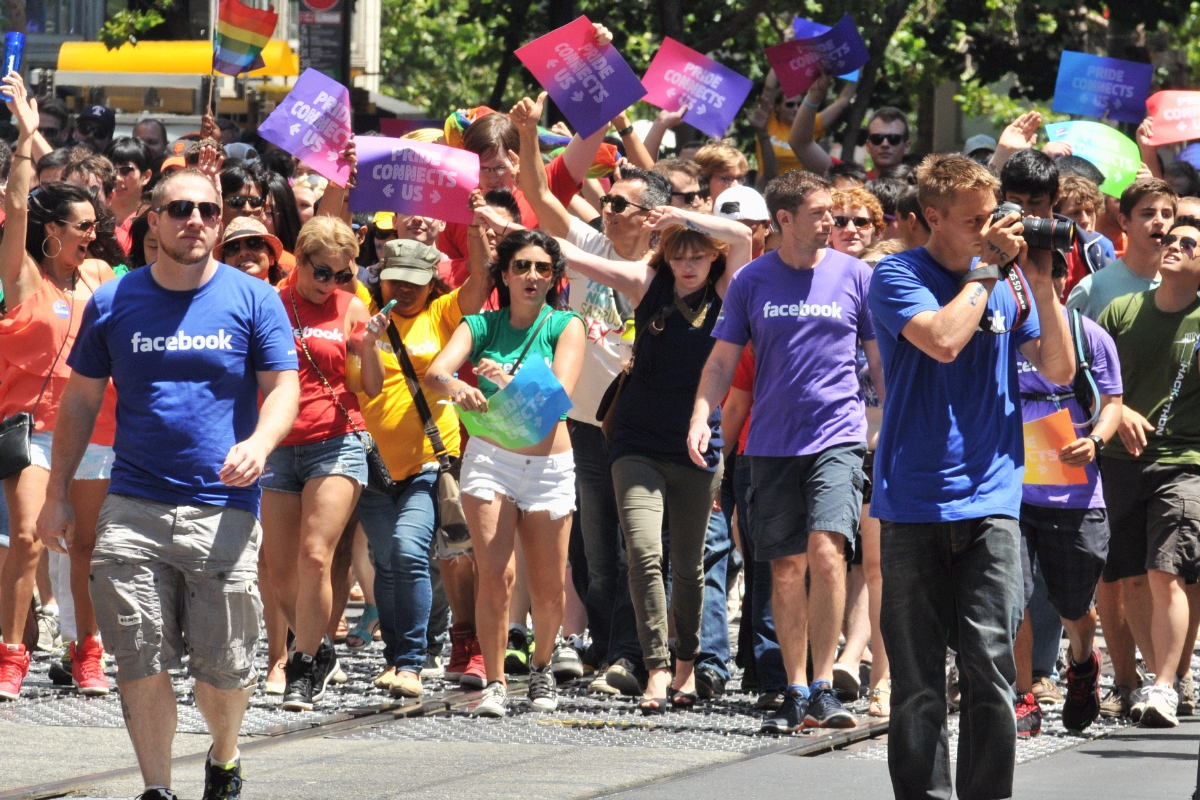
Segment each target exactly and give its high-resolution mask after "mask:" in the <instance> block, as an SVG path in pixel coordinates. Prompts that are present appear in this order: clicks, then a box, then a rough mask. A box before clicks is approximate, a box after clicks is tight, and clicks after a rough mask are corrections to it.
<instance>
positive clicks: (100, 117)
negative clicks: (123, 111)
mask: <svg viewBox="0 0 1200 800" xmlns="http://www.w3.org/2000/svg"><path fill="white" fill-rule="evenodd" d="M85 119H93V120H96V121H97V122H99V123H100V124H101V125H103V126H104V129H105V130H108V131H111V130H112V129H113V128H115V127H116V126H117V113H116V112H115V111H113V110H112V109H111V108H105V107H104V106H99V105H96V106H88V107H86V108H85V109H83V111H80V112H79V116H78V117H76V118H75V121H76V122H77V123H79V122H83V121H84V120H85Z"/></svg>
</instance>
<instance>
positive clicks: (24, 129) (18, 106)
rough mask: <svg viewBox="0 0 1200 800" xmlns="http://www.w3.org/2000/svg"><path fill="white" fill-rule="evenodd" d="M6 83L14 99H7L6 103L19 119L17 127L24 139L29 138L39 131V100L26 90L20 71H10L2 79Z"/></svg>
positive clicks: (5, 85)
mask: <svg viewBox="0 0 1200 800" xmlns="http://www.w3.org/2000/svg"><path fill="white" fill-rule="evenodd" d="M0 82H2V83H3V84H4V88H5V89H6V90H7V92H8V95H9V96H10V97H11V98H12V100H5V101H4V105H6V106H8V110H9V111H10V112H12V115H13V117H14V118H15V119H16V121H17V128H18V130H19V131H20V135H21V138H22V139H28V138H29V137H30V136H33V134H35V133H37V129H38V122H39V121H40V120H39V118H38V111H37V101H36V100H34V99H33V98H32V97H30V96H29V95H28V94H27V93H26V91H25V81H24V80H22V79H21V75H20V73H18V72H9V73H8V74H7V75H5V76H4V78H3V79H2V80H0Z"/></svg>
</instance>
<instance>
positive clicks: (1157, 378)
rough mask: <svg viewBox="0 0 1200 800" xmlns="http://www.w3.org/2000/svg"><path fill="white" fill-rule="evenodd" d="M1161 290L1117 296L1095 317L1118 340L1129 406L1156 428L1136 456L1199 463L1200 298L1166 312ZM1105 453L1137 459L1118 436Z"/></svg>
mask: <svg viewBox="0 0 1200 800" xmlns="http://www.w3.org/2000/svg"><path fill="white" fill-rule="evenodd" d="M1157 291H1158V290H1157V289H1152V290H1150V291H1148V292H1139V293H1137V294H1131V295H1125V296H1122V297H1118V298H1116V299H1115V300H1113V301H1112V302H1111V303H1110V304H1109V306H1108V308H1106V309H1105V310H1104V313H1102V314H1101V315H1100V319H1099V320H1097V321H1098V322H1099V323H1100V326H1101V327H1102V328H1104V329H1105V330H1106V331H1108V332H1109V333H1110V334H1112V337H1113V339H1114V340H1115V341H1116V343H1117V355H1118V356H1120V359H1121V382H1122V383H1123V384H1124V386H1125V395H1124V402H1125V405H1127V406H1129V407H1130V408H1132V409H1133V410H1134V411H1136V412H1138V413H1139V414H1141V415H1142V416H1144V417H1145V418H1146V419H1147V421H1149V423H1150V424H1151V425H1153V426H1154V430H1153V431H1150V432H1147V434H1146V449H1145V451H1144V452H1143V453H1142V455H1141V456H1139V457H1138V460H1139V461H1155V462H1159V463H1163V464H1196V465H1200V370H1198V369H1197V364H1196V343H1197V341H1198V340H1200V300H1197V301H1196V302H1194V303H1192V304H1191V305H1189V306H1188V307H1187V308H1185V309H1184V310H1183V311H1179V312H1176V313H1174V314H1167V313H1164V312H1162V311H1160V310H1159V309H1158V307H1157V306H1156V305H1154V295H1155V293H1156V292H1157ZM1104 455H1105V457H1106V458H1107V457H1110V456H1111V457H1114V458H1123V459H1132V458H1133V456H1132V455H1130V454H1129V451H1128V450H1126V449H1125V445H1123V444H1122V443H1121V438H1120V437H1119V436H1114V437H1113V438H1112V439H1111V440H1110V441H1109V443H1108V445H1107V446H1106V447H1105V448H1104Z"/></svg>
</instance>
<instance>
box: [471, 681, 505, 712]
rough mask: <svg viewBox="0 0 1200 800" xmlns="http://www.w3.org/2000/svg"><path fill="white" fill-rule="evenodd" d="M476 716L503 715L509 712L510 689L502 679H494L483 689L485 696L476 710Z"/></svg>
mask: <svg viewBox="0 0 1200 800" xmlns="http://www.w3.org/2000/svg"><path fill="white" fill-rule="evenodd" d="M471 713H472V714H473V715H474V716H476V717H503V716H505V715H507V714H508V690H507V689H505V688H504V684H503V683H501V682H500V681H492V682H491V683H489V684H488V685H487V686H485V687H484V689H483V698H482V699H481V700H480V701H479V705H477V706H475V710H474V711H472V712H471Z"/></svg>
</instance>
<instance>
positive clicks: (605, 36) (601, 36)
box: [592, 22, 612, 48]
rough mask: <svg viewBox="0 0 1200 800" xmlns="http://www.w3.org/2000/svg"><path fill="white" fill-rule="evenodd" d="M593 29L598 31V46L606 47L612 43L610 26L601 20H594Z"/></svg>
mask: <svg viewBox="0 0 1200 800" xmlns="http://www.w3.org/2000/svg"><path fill="white" fill-rule="evenodd" d="M592 30H593V31H595V32H596V47H599V48H605V47H608V46H609V45H610V44H612V31H610V30H609V29H608V28H606V27H604V26H603V25H601V24H600V23H599V22H593V23H592Z"/></svg>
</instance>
